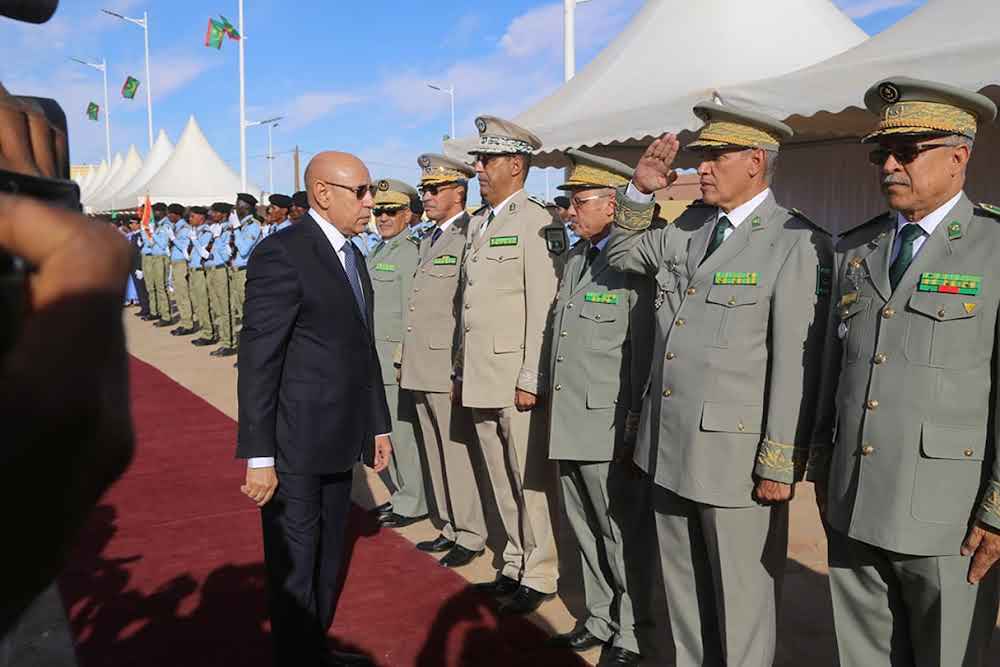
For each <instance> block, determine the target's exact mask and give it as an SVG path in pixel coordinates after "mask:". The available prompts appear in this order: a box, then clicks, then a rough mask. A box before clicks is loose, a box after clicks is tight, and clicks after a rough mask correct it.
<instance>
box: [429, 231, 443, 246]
mask: <svg viewBox="0 0 1000 667" xmlns="http://www.w3.org/2000/svg"><path fill="white" fill-rule="evenodd" d="M439 238H441V228H440V227H435V228H434V233H433V234H431V245H434V244H435V243H437V240H438V239H439Z"/></svg>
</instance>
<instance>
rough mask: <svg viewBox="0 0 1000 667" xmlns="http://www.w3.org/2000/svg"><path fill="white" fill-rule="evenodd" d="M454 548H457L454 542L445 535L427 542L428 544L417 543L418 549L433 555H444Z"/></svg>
mask: <svg viewBox="0 0 1000 667" xmlns="http://www.w3.org/2000/svg"><path fill="white" fill-rule="evenodd" d="M453 546H455V542H454V540H449V539H448V538H447V537H445V536H444V535H438V536H437V537H436V538H435V539H433V540H427V541H426V542H417V548H418V549H420V550H421V551H426V552H427V553H432V554H440V553H444V552H445V551H449V550H450V549H451V548H452V547H453Z"/></svg>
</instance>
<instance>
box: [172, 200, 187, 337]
mask: <svg viewBox="0 0 1000 667" xmlns="http://www.w3.org/2000/svg"><path fill="white" fill-rule="evenodd" d="M167 212H168V213H172V214H174V215H177V216H178V217H179V218H180V219H179V220H178V221H177V222H176V223H173V222H170V221H169V219H168V221H167V223H166V229H167V232H168V234H169V236H170V254H169V256H168V257H167V260H168V261H169V263H170V275H171V279H172V285H173V288H174V303H175V304H176V305H177V317H178V319H179V321H178V328H177V329H174V330H173V332H172V333H175V335H179V333H180V332H181V331H190V332H192V333H193V332H194V307H193V305H192V301H191V284H190V272H189V270H188V263H189V262H190V261H191V226H190V224H189V223H188V222H187V221H186V220H184V207H183V206H181V205H180V204H171V205H170V206H168V207H167Z"/></svg>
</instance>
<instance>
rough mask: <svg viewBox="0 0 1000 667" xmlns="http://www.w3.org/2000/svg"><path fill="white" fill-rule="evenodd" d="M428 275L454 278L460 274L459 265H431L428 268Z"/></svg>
mask: <svg viewBox="0 0 1000 667" xmlns="http://www.w3.org/2000/svg"><path fill="white" fill-rule="evenodd" d="M427 275H429V276H431V277H432V278H442V279H447V278H454V277H455V276H457V275H458V267H457V266H431V267H430V268H429V269H427Z"/></svg>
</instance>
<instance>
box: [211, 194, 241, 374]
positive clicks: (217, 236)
mask: <svg viewBox="0 0 1000 667" xmlns="http://www.w3.org/2000/svg"><path fill="white" fill-rule="evenodd" d="M212 210H213V211H216V212H218V213H222V214H223V215H229V213H230V212H231V211H232V210H233V206H232V204H226V203H224V202H216V203H215V204H212ZM213 227H214V231H213V236H214V239H213V241H212V248H211V257H210V258H209V259H207V260H206V274H207V278H208V297H209V307H210V308H211V310H212V315H213V317H214V318H215V331H216V334H217V335H218V337H219V343H221V347H220V348H219V349H217V350H214V351H213V352H211V354H213V355H216V356H219V355H221V354H223V352H222V351H223V350H235V348H236V321H235V317H234V309H233V307H232V291H231V289H230V286H229V278H230V273H231V269H230V266H229V263H230V261H231V260H232V257H233V244H232V237H233V232H232V229H231V228H230V226H229V224H228V223H227V222H217V223H215V224H214V225H213ZM227 354H228V353H227Z"/></svg>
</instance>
